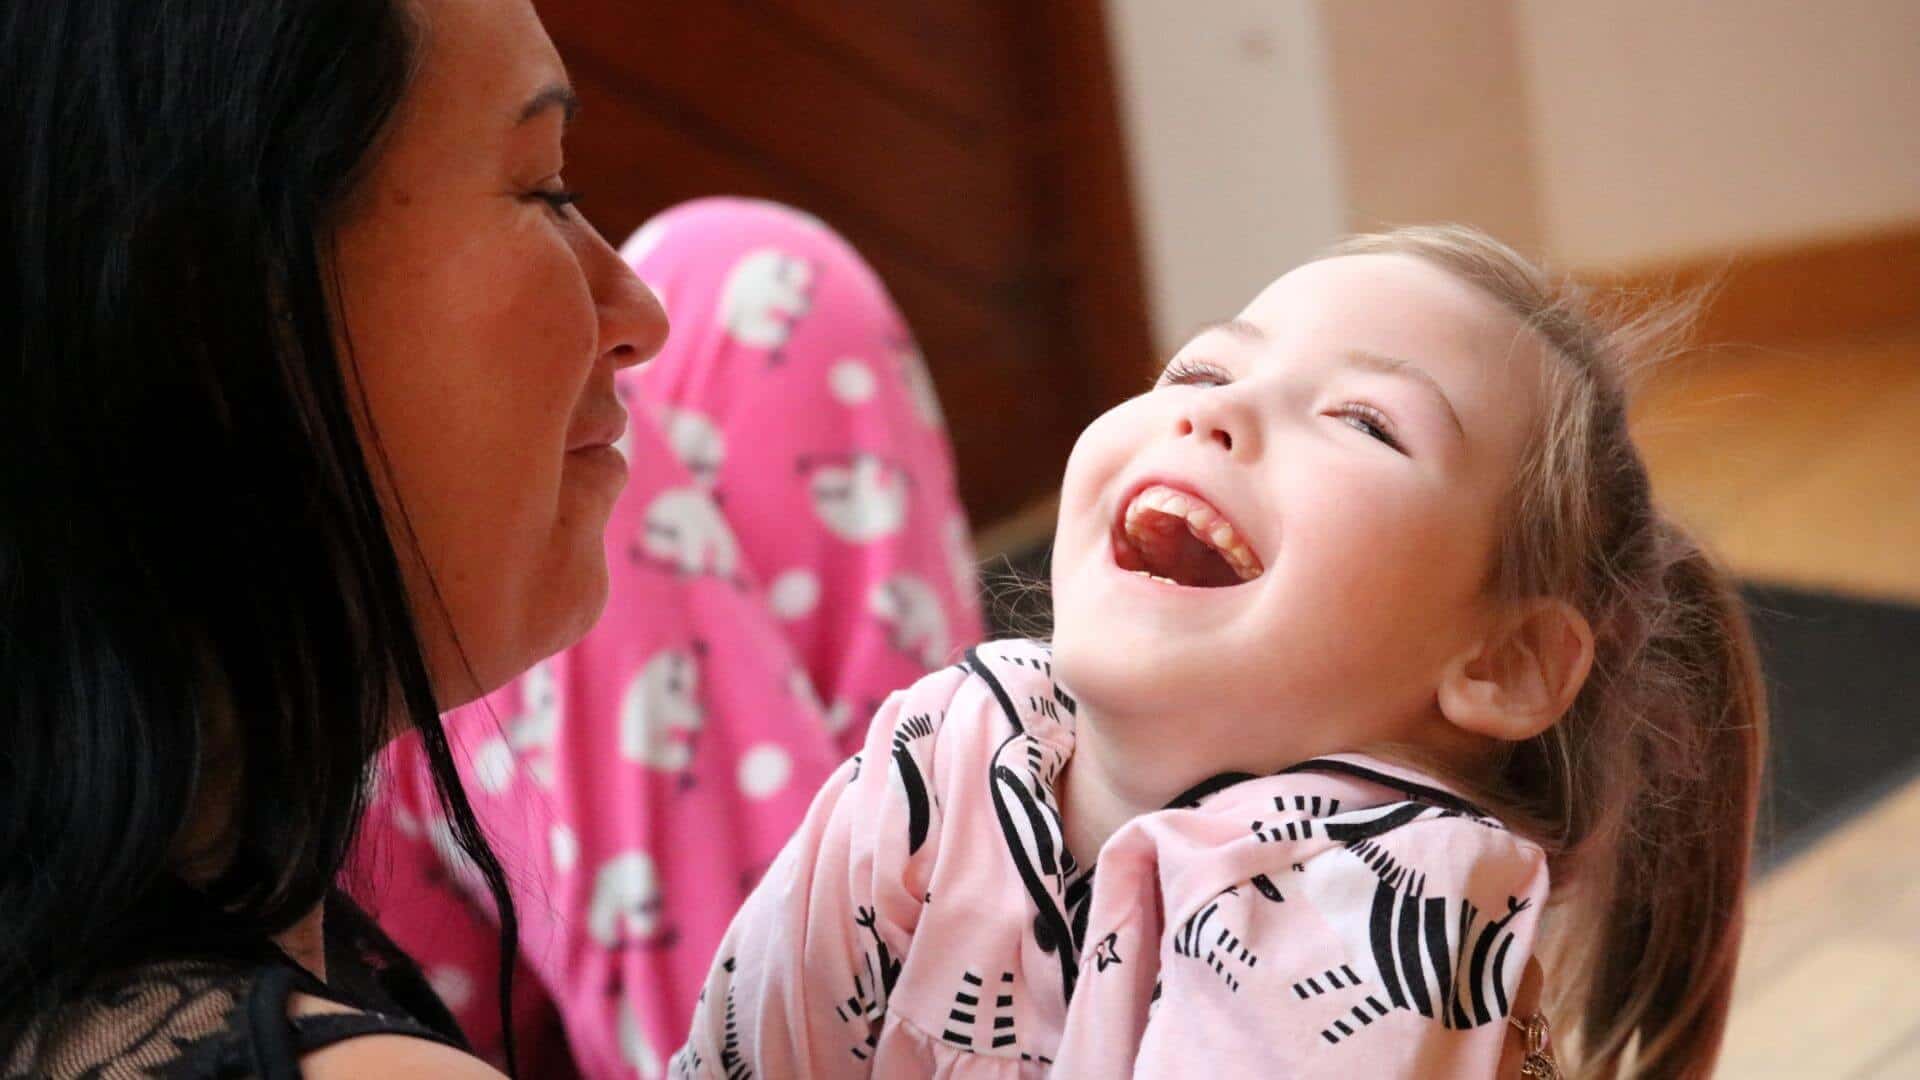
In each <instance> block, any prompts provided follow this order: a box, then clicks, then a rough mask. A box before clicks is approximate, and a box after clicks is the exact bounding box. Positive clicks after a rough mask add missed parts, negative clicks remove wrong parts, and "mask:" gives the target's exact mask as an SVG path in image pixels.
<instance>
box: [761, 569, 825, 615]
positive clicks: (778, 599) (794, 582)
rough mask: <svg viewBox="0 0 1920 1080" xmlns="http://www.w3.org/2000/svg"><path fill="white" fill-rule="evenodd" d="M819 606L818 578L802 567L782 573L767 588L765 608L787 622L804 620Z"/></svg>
mask: <svg viewBox="0 0 1920 1080" xmlns="http://www.w3.org/2000/svg"><path fill="white" fill-rule="evenodd" d="M819 604H820V578H819V576H818V575H817V574H815V573H814V572H813V571H811V570H808V569H806V568H804V567H795V568H794V569H792V570H788V571H785V572H783V573H782V574H781V575H780V576H779V577H777V578H774V579H773V584H772V585H770V586H768V588H767V607H769V608H771V609H772V610H773V614H774V617H776V618H779V619H782V620H785V621H787V622H792V621H793V620H795V619H804V618H806V617H807V616H808V615H811V614H813V609H814V608H815V607H817V606H819Z"/></svg>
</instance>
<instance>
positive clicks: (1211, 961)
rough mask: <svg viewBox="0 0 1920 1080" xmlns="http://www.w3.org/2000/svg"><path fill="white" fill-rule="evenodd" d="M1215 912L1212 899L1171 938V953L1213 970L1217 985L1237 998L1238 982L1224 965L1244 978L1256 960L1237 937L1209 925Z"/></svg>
mask: <svg viewBox="0 0 1920 1080" xmlns="http://www.w3.org/2000/svg"><path fill="white" fill-rule="evenodd" d="M1235 892H1236V890H1233V889H1228V890H1227V891H1226V893H1223V894H1222V895H1234V894H1235ZM1219 911H1220V901H1219V900H1218V899H1216V900H1214V901H1213V902H1212V903H1210V904H1208V905H1207V906H1206V907H1204V908H1201V909H1200V910H1199V911H1198V912H1196V913H1194V914H1193V915H1190V916H1188V917H1187V921H1186V922H1184V923H1182V924H1181V926H1180V932H1179V933H1178V934H1176V935H1174V939H1173V952H1174V955H1175V956H1187V957H1191V958H1193V959H1195V960H1199V961H1200V962H1201V963H1204V964H1206V965H1207V967H1209V968H1211V969H1213V973H1214V974H1215V975H1217V976H1219V977H1220V981H1222V982H1224V983H1226V985H1227V989H1228V990H1229V991H1231V992H1233V993H1236V994H1237V993H1239V992H1240V978H1239V975H1237V974H1236V973H1235V972H1234V971H1233V970H1230V969H1229V968H1228V965H1229V964H1238V965H1239V966H1240V968H1243V969H1244V971H1243V972H1242V974H1244V973H1246V972H1251V971H1252V970H1253V969H1254V967H1255V966H1256V965H1258V964H1259V963H1260V957H1259V956H1258V955H1256V954H1255V953H1254V952H1253V950H1251V949H1249V948H1247V947H1246V945H1245V944H1244V943H1243V942H1242V941H1241V940H1240V937H1239V935H1237V934H1235V933H1234V932H1233V931H1232V930H1230V929H1228V928H1227V927H1226V926H1224V925H1221V926H1218V927H1214V926H1212V925H1210V924H1211V923H1212V922H1213V917H1214V916H1215V915H1216V914H1218V913H1219ZM1223 922H1224V920H1223ZM1202 949H1205V950H1206V955H1205V956H1204V957H1203V956H1201V955H1200V951H1201V950H1202Z"/></svg>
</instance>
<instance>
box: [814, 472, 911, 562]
mask: <svg viewBox="0 0 1920 1080" xmlns="http://www.w3.org/2000/svg"><path fill="white" fill-rule="evenodd" d="M801 467H802V468H803V469H804V468H807V467H808V463H806V462H802V463H801ZM812 468H813V475H812V476H810V477H809V478H808V488H809V490H810V491H811V492H812V495H813V512H814V514H815V515H816V516H817V517H819V519H820V523H821V524H823V525H825V526H826V527H827V531H829V532H831V533H833V535H835V536H837V537H839V538H840V539H842V540H846V541H848V542H850V543H855V544H862V543H868V542H871V541H874V540H879V539H883V538H885V537H888V536H892V535H893V534H895V533H897V532H899V531H900V530H901V528H902V527H903V526H905V525H906V523H907V471H906V470H905V469H902V468H901V467H900V466H898V465H894V464H891V463H889V462H886V461H882V460H881V459H880V458H877V457H874V456H873V455H872V454H854V455H853V457H852V458H851V459H850V460H848V461H847V462H846V463H845V464H834V465H826V464H820V465H814V466H812Z"/></svg>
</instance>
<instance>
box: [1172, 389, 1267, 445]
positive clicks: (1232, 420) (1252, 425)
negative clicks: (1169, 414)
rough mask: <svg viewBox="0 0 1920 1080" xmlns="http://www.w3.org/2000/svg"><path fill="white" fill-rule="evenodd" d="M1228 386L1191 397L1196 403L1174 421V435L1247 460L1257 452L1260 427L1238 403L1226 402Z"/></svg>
mask: <svg viewBox="0 0 1920 1080" xmlns="http://www.w3.org/2000/svg"><path fill="white" fill-rule="evenodd" d="M1227 391H1228V388H1227V387H1219V388H1216V389H1212V390H1208V391H1206V392H1204V393H1201V394H1196V395H1194V398H1195V400H1194V401H1193V402H1192V403H1191V404H1189V405H1188V406H1187V407H1186V408H1185V409H1183V410H1182V411H1181V412H1180V413H1179V414H1178V415H1177V416H1176V417H1175V418H1174V428H1173V430H1174V434H1175V435H1176V436H1178V437H1179V438H1182V439H1203V440H1205V441H1206V442H1208V443H1209V444H1211V445H1212V446H1215V447H1218V448H1219V449H1220V450H1222V451H1225V452H1226V454H1227V455H1228V456H1229V457H1233V458H1246V457H1250V456H1252V455H1253V454H1255V453H1257V452H1258V450H1259V445H1258V440H1259V427H1258V424H1257V421H1256V419H1255V417H1254V416H1252V415H1251V414H1250V413H1249V412H1248V410H1247V409H1246V408H1245V407H1243V406H1241V405H1240V404H1238V403H1236V402H1233V401H1229V400H1227V399H1228V397H1229V395H1228V393H1227Z"/></svg>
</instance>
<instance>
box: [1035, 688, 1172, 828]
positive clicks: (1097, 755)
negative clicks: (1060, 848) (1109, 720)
mask: <svg viewBox="0 0 1920 1080" xmlns="http://www.w3.org/2000/svg"><path fill="white" fill-rule="evenodd" d="M1083 705H1084V703H1083ZM1075 726H1076V728H1077V730H1076V732H1075V734H1074V745H1073V756H1072V757H1070V758H1068V759H1067V765H1066V769H1065V770H1064V771H1063V772H1062V774H1061V777H1060V783H1059V795H1060V826H1061V831H1062V832H1063V833H1064V834H1065V836H1066V841H1067V850H1068V851H1071V852H1073V857H1074V858H1075V859H1076V860H1078V861H1079V862H1080V863H1081V864H1082V865H1092V863H1093V862H1094V860H1096V859H1098V858H1099V856H1100V849H1101V848H1102V847H1104V846H1106V843H1107V838H1108V837H1110V836H1112V835H1113V834H1114V833H1115V832H1117V831H1119V829H1120V826H1122V825H1125V824H1126V823H1127V822H1128V821H1131V820H1132V819H1134V818H1136V817H1139V816H1140V815H1141V814H1148V813H1152V812H1153V811H1155V810H1158V809H1160V808H1161V807H1163V806H1165V805H1166V804H1167V800H1169V799H1171V798H1173V797H1174V796H1175V795H1178V794H1179V793H1180V792H1181V791H1182V790H1183V786H1182V785H1180V784H1173V785H1171V786H1169V785H1168V784H1167V783H1166V782H1165V781H1164V777H1166V776H1168V775H1169V773H1170V772H1172V771H1174V769H1173V768H1171V767H1172V766H1175V764H1176V763H1175V762H1173V761H1171V760H1169V758H1168V756H1167V754H1166V753H1165V750H1166V749H1167V748H1164V747H1137V746H1136V747H1130V746H1127V745H1125V744H1124V742H1123V741H1121V740H1115V739H1102V738H1101V737H1100V734H1099V727H1100V725H1099V721H1097V720H1096V719H1095V718H1094V717H1092V716H1091V715H1089V714H1088V713H1087V711H1086V709H1085V708H1084V707H1083V708H1082V710H1081V715H1080V718H1079V721H1078V723H1077V724H1076V725H1075Z"/></svg>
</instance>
